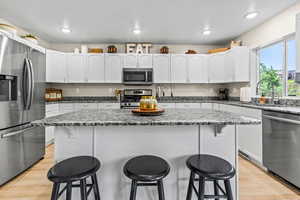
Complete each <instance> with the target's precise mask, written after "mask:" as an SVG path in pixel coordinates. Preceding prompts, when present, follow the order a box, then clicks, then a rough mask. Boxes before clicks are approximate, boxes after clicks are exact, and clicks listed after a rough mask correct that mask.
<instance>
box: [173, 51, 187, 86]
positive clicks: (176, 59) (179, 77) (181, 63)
mask: <svg viewBox="0 0 300 200" xmlns="http://www.w3.org/2000/svg"><path fill="white" fill-rule="evenodd" d="M171 81H172V83H187V60H186V55H183V54H182V55H181V54H177V55H176V54H174V55H171Z"/></svg>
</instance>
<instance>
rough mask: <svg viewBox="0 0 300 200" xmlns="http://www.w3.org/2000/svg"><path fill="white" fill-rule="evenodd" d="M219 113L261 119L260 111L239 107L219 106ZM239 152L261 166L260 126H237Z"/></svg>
mask: <svg viewBox="0 0 300 200" xmlns="http://www.w3.org/2000/svg"><path fill="white" fill-rule="evenodd" d="M220 111H226V112H232V113H236V114H240V115H243V116H249V117H253V118H256V119H260V120H261V119H262V110H260V109H253V108H246V107H240V106H232V105H224V104H220ZM237 132H238V140H239V150H240V151H241V152H242V153H244V154H246V155H248V156H249V157H250V159H252V160H254V161H255V162H257V163H259V164H261V165H262V159H263V153H262V148H263V147H262V145H263V143H262V138H263V136H262V124H258V125H257V124H255V125H240V126H239V125H238V126H237Z"/></svg>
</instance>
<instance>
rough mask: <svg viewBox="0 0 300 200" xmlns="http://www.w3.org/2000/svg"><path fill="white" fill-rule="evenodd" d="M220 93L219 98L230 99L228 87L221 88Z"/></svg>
mask: <svg viewBox="0 0 300 200" xmlns="http://www.w3.org/2000/svg"><path fill="white" fill-rule="evenodd" d="M218 95H219V100H223V101H225V100H226V101H227V100H229V89H228V88H220V89H219V94H218Z"/></svg>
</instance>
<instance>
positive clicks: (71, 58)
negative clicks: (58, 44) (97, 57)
mask: <svg viewBox="0 0 300 200" xmlns="http://www.w3.org/2000/svg"><path fill="white" fill-rule="evenodd" d="M66 55H67V70H68V82H69V83H83V82H87V77H86V72H87V65H86V59H85V58H86V57H85V55H83V54H72V53H71V54H66Z"/></svg>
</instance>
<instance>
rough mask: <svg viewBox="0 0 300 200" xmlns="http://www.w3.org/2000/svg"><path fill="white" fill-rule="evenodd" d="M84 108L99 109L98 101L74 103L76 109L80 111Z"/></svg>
mask: <svg viewBox="0 0 300 200" xmlns="http://www.w3.org/2000/svg"><path fill="white" fill-rule="evenodd" d="M84 109H98V103H75V104H74V111H79V110H84Z"/></svg>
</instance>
